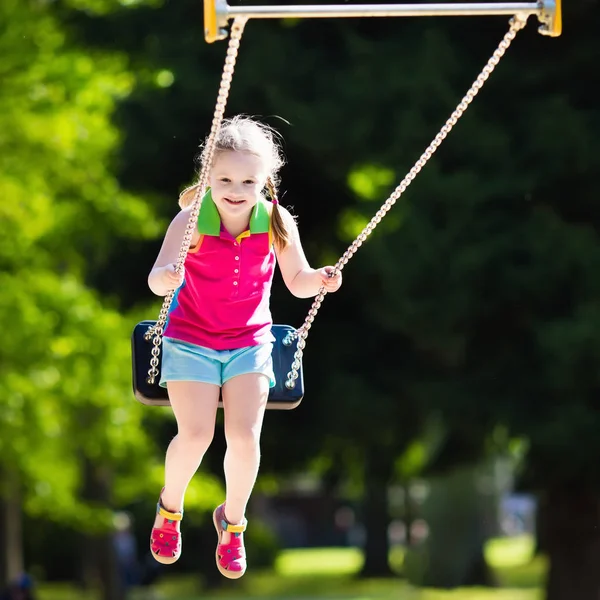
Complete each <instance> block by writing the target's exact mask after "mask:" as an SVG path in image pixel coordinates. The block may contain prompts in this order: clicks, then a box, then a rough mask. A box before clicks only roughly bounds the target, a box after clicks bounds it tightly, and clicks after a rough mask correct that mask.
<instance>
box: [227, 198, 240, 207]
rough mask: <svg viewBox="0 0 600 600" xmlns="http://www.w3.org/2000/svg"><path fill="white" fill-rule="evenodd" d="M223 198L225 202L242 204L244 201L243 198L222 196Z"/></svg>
mask: <svg viewBox="0 0 600 600" xmlns="http://www.w3.org/2000/svg"><path fill="white" fill-rule="evenodd" d="M223 200H225V202H227V203H228V204H233V205H237V204H243V203H244V202H245V200H231V199H230V198H223Z"/></svg>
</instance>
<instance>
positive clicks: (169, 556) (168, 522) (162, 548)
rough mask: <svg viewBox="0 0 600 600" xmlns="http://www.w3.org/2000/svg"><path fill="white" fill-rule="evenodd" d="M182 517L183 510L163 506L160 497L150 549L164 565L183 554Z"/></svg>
mask: <svg viewBox="0 0 600 600" xmlns="http://www.w3.org/2000/svg"><path fill="white" fill-rule="evenodd" d="M163 491H164V488H163ZM161 496H162V492H161ZM182 518H183V511H177V512H175V511H173V512H171V511H169V510H167V509H166V508H165V507H164V506H163V504H162V501H161V498H159V499H158V504H157V505H156V519H155V520H154V527H153V528H152V535H151V536H150V551H151V552H152V556H153V557H154V558H155V560H157V561H158V562H159V563H162V564H163V565H171V564H173V563H174V562H176V561H177V560H178V559H179V557H180V556H181V533H180V532H179V524H180V521H181V519H182Z"/></svg>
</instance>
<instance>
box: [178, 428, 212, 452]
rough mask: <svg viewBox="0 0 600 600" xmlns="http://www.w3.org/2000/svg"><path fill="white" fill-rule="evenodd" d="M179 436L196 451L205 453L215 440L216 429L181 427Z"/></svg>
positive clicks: (188, 446)
mask: <svg viewBox="0 0 600 600" xmlns="http://www.w3.org/2000/svg"><path fill="white" fill-rule="evenodd" d="M177 437H178V438H179V439H180V440H181V441H182V442H183V444H185V446H186V447H187V448H190V449H191V450H192V451H193V452H194V453H200V454H204V452H206V450H208V447H209V446H210V445H211V443H212V441H213V437H214V429H209V428H202V427H201V428H188V427H180V428H179V431H178V433H177Z"/></svg>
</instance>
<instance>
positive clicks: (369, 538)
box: [360, 447, 394, 577]
mask: <svg viewBox="0 0 600 600" xmlns="http://www.w3.org/2000/svg"><path fill="white" fill-rule="evenodd" d="M392 471H393V458H392V457H391V455H390V453H389V452H386V451H384V450H381V451H380V450H379V449H378V448H373V447H371V448H369V449H368V450H367V452H366V461H365V496H364V502H363V507H364V510H363V514H364V517H363V522H364V525H365V529H366V539H365V562H364V565H363V568H362V571H361V573H360V575H361V577H389V576H393V575H394V573H393V571H392V570H391V569H390V565H389V551H390V545H389V539H388V526H389V522H390V519H389V507H388V487H389V484H390V478H391V474H392Z"/></svg>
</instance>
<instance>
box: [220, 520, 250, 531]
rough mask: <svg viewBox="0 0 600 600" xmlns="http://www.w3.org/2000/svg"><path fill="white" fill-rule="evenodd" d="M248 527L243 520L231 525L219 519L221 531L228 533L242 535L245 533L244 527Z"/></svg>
mask: <svg viewBox="0 0 600 600" xmlns="http://www.w3.org/2000/svg"><path fill="white" fill-rule="evenodd" d="M247 525H248V521H246V520H244V521H242V522H241V523H240V524H238V525H233V524H232V523H229V522H228V521H226V520H225V519H221V529H223V531H228V532H229V533H238V534H239V533H244V531H246V526H247Z"/></svg>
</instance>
